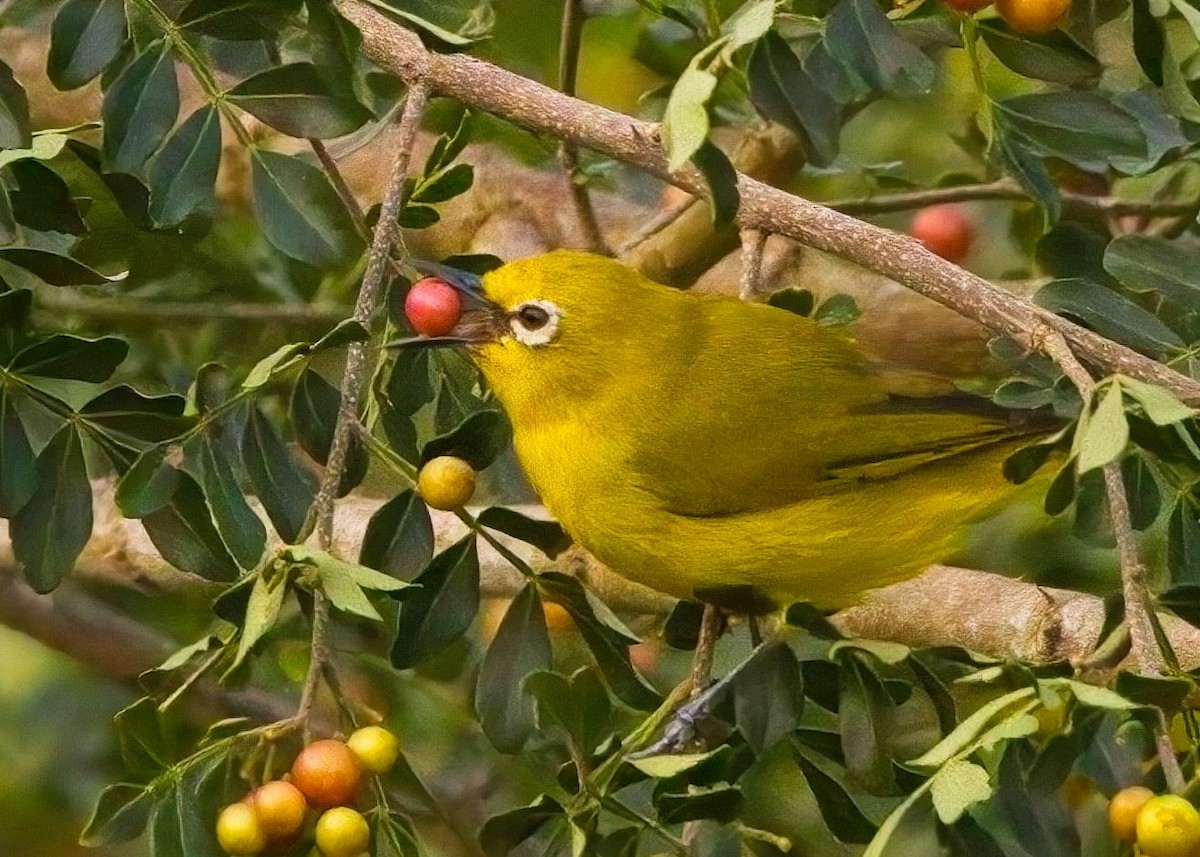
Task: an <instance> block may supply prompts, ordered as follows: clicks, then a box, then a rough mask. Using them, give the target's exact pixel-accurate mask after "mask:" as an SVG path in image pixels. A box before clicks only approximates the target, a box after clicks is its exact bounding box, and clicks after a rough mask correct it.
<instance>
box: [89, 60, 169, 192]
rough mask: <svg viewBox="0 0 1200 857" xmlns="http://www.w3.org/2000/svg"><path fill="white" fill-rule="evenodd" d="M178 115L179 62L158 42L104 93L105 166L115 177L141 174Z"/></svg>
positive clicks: (129, 66) (132, 63)
mask: <svg viewBox="0 0 1200 857" xmlns="http://www.w3.org/2000/svg"><path fill="white" fill-rule="evenodd" d="M178 115H179V84H178V82H177V80H176V77H175V57H174V54H173V53H172V52H171V50H170V48H169V47H168V45H167V42H166V41H165V40H163V41H159V42H155V43H154V44H153V45H151V46H150V47H149V48H147V49H146V51H145V52H144V53H142V54H141V55H140V56H138V57H137V59H135V60H134V61H133V62H131V63H130V64H129V65H128V66H126V67H125V70H124V71H122V72H121V74H120V76H119V77H117V79H116V80H115V81H113V83H112V84H111V85H110V86H109V87H108V90H107V91H106V92H105V93H104V107H103V110H102V116H103V118H104V162H105V164H106V165H107V167H108V169H109V170H111V171H112V172H118V173H131V174H137V173H138V172H139V171H140V170H141V168H142V165H143V164H145V163H146V161H148V160H149V159H150V156H151V155H152V154H154V150H155V149H157V148H158V146H159V144H160V143H162V141H163V138H164V137H166V136H167V132H168V131H170V130H171V126H172V125H174V124H175V118H176V117H177V116H178Z"/></svg>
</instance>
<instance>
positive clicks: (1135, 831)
mask: <svg viewBox="0 0 1200 857" xmlns="http://www.w3.org/2000/svg"><path fill="white" fill-rule="evenodd" d="M1108 824H1109V827H1111V828H1112V832H1113V834H1115V835H1116V837H1117V839H1119V840H1121V841H1122V842H1127V843H1135V844H1136V845H1137V851H1138V853H1139V854H1141V855H1142V857H1200V812H1197V811H1196V807H1194V806H1192V804H1191V803H1190V802H1189V801H1187V800H1186V799H1184V798H1182V797H1180V796H1179V795H1156V794H1155V793H1154V792H1152V791H1150V789H1148V788H1145V787H1143V786H1131V787H1129V788H1126V789H1121V791H1119V792H1117V793H1116V794H1115V795H1113V797H1112V800H1111V801H1110V802H1109V804H1108Z"/></svg>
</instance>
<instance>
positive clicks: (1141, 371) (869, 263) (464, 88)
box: [334, 0, 1200, 404]
mask: <svg viewBox="0 0 1200 857" xmlns="http://www.w3.org/2000/svg"><path fill="white" fill-rule="evenodd" d="M334 2H335V5H336V7H337V8H338V10H339V11H340V12H341V13H342V15H343V16H344V17H346V18H347V19H348V20H350V21H351V22H352V23H354V24H355V25H356V26H357V27H358V28H359V30H360V31H361V32H362V34H363V49H364V51H365V52H366V53H367V54H368V55H369V56H370V57H371V58H372V59H373V60H375V61H376V62H377V63H379V64H380V65H381V66H382V67H384V68H386V69H388V70H389V71H392V72H393V73H395V74H397V75H399V76H400V77H401V78H403V79H405V80H413V79H416V77H418V76H420V77H421V79H422V80H423V81H426V82H427V83H428V84H429V86H430V88H431V89H432V90H434V91H436V92H438V93H439V94H442V95H447V96H452V97H455V98H458V99H459V100H461V101H463V102H464V103H465V104H467V105H468V106H470V107H474V108H476V109H479V110H485V111H487V112H489V113H493V114H495V115H497V116H501V117H503V118H506V119H509V120H511V121H514V122H516V123H518V124H520V125H522V126H524V127H526V128H530V129H532V130H534V131H538V132H541V133H545V134H550V135H553V136H555V137H557V138H559V139H569V140H571V141H572V142H574V143H576V144H578V145H580V146H585V147H587V148H589V149H593V150H595V151H597V152H600V153H602V154H605V155H608V156H609V157H612V158H615V159H617V160H620V161H623V162H625V163H627V164H631V165H633V166H637V167H640V168H641V169H644V170H646V171H647V172H649V173H651V174H653V175H656V176H658V177H660V178H663V179H666V180H668V181H670V182H671V183H672V184H675V185H677V186H679V187H681V188H682V189H683V190H686V191H687V192H689V193H692V194H699V195H701V196H704V195H706V194H707V193H708V190H707V185H706V184H705V181H704V178H703V177H702V176H701V175H700V173H699V172H698V171H697V170H694V169H692V168H690V167H685V168H684V169H681V170H678V171H676V172H674V173H672V172H670V171H669V170H668V169H667V163H666V158H665V156H664V154H663V150H662V144H661V141H660V139H659V138H660V129H659V127H658V126H657V125H654V124H652V123H649V122H643V121H640V120H638V119H634V118H632V117H630V116H624V115H621V114H619V113H616V112H614V111H612V110H608V109H606V108H603V107H600V106H598V105H595V104H590V103H587V102H584V101H580V100H579V99H575V98H571V97H569V96H566V95H563V94H562V93H560V92H556V91H555V90H553V89H550V88H549V87H546V86H543V85H541V84H539V83H537V82H536V81H533V80H530V79H528V78H525V77H522V76H520V75H518V74H514V73H512V72H509V71H506V70H505V69H502V68H499V67H498V66H495V65H492V64H491V63H487V62H484V61H482V60H478V59H475V58H473V57H470V56H466V55H464V54H434V53H431V52H429V51H427V50H426V49H425V47H424V46H423V45H422V44H421V41H420V39H419V38H418V37H417V36H416V35H415V34H414V33H412V32H411V31H409V30H407V29H405V28H404V27H402V26H400V25H398V24H397V23H396V22H394V21H392V20H390V19H388V18H386V17H385V16H383V15H382V14H381V13H380V12H378V11H377V10H376V9H375V8H373V7H372V6H371V5H370V4H368V3H366V2H364V0H334ZM737 186H738V193H739V195H740V198H741V206H740V209H739V212H738V220H739V223H740V224H741V225H742V226H750V227H756V228H759V229H767V230H770V231H771V232H773V233H776V234H780V235H784V236H786V237H789V238H792V239H794V240H796V241H799V242H801V243H802V244H805V245H808V246H811V247H815V248H816V249H818V250H823V251H826V252H829V253H833V254H835V255H837V256H841V257H842V258H845V259H848V260H850V261H852V262H855V263H857V264H859V265H861V266H863V267H864V268H867V269H868V270H871V271H875V272H876V273H879V274H882V275H884V276H885V277H889V278H891V279H893V280H895V281H897V282H899V283H901V284H902V285H905V286H907V287H908V288H911V289H913V290H914V291H916V292H918V293H920V294H922V295H925V296H926V297H929V298H932V299H933V300H935V301H937V302H938V303H941V304H943V305H945V306H948V307H950V308H951V309H953V310H955V311H956V312H958V313H959V314H960V315H963V316H965V317H967V318H971V319H974V320H975V321H977V322H979V323H980V324H982V325H983V326H984V327H987V328H989V329H991V330H994V331H998V332H1002V333H1007V334H1009V335H1010V336H1014V337H1017V338H1019V339H1020V340H1021V341H1027V340H1028V338H1029V334H1030V333H1031V332H1032V331H1033V330H1034V329H1036V328H1037V327H1038V325H1039V324H1044V325H1046V326H1047V327H1049V328H1051V329H1053V330H1055V331H1057V332H1058V333H1060V334H1061V335H1062V336H1063V338H1064V339H1065V340H1066V341H1067V342H1068V344H1070V346H1071V347H1072V348H1073V349H1075V350H1076V351H1077V352H1078V354H1079V355H1080V357H1082V358H1083V359H1085V360H1086V361H1087V362H1088V363H1090V364H1091V365H1093V366H1095V367H1097V368H1100V369H1103V370H1104V371H1105V372H1119V373H1122V374H1125V375H1130V376H1133V377H1136V378H1138V379H1139V380H1141V381H1146V382H1147V383H1151V384H1157V385H1159V386H1161V387H1164V388H1166V389H1167V390H1169V391H1170V392H1172V393H1173V394H1175V396H1176V397H1178V398H1179V399H1180V400H1182V401H1184V402H1185V403H1188V404H1200V382H1197V381H1195V380H1194V379H1191V378H1188V377H1186V376H1185V375H1182V374H1180V373H1179V372H1176V371H1175V370H1173V369H1171V368H1169V367H1167V366H1164V365H1163V364H1161V363H1159V362H1158V361H1156V360H1153V359H1151V358H1148V357H1145V356H1143V355H1140V354H1137V353H1136V352H1134V351H1132V350H1130V349H1128V348H1126V347H1124V346H1122V345H1119V344H1118V343H1115V342H1112V341H1111V340H1108V339H1106V338H1104V337H1103V336H1100V335H1099V334H1097V333H1094V332H1093V331H1090V330H1087V329H1085V328H1083V327H1081V326H1079V325H1077V324H1074V323H1073V322H1071V321H1069V320H1067V319H1065V318H1062V317H1060V316H1056V315H1054V314H1053V313H1052V312H1050V311H1048V310H1045V309H1042V308H1041V307H1038V306H1035V305H1034V304H1032V303H1031V302H1030V301H1028V300H1026V299H1024V298H1021V297H1018V296H1016V295H1013V294H1010V293H1008V292H1006V291H1004V290H1003V289H1001V288H999V287H998V286H996V285H994V284H992V283H989V282H988V281H987V280H984V279H983V278H982V277H979V276H976V275H974V274H972V273H970V272H968V271H964V270H963V269H962V268H959V267H958V266H957V265H954V264H952V263H950V262H947V261H946V260H944V259H942V258H940V257H938V256H937V255H935V254H934V253H931V252H930V251H929V250H928V249H926V248H925V247H923V246H922V245H921V244H920V243H919V242H917V241H915V240H913V239H912V238H910V237H908V236H905V235H900V234H898V233H896V232H892V231H891V230H887V229H882V228H880V227H877V226H874V225H872V224H869V223H865V222H862V221H859V220H856V219H854V218H852V217H850V216H848V215H846V214H843V213H841V212H837V211H834V210H832V209H830V208H828V207H827V206H822V205H818V204H816V203H812V202H809V201H808V200H805V199H802V198H800V197H797V196H795V195H793V194H790V193H787V192H786V191H782V190H779V189H778V188H774V187H771V186H770V185H768V184H766V183H764V182H761V181H758V180H756V179H753V178H750V177H749V176H747V175H744V174H738V175H737Z"/></svg>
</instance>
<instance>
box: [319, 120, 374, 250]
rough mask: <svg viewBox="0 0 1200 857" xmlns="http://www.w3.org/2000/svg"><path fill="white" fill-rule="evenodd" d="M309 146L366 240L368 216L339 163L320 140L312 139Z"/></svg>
mask: <svg viewBox="0 0 1200 857" xmlns="http://www.w3.org/2000/svg"><path fill="white" fill-rule="evenodd" d="M308 145H310V146H312V150H313V153H314V154H315V155H316V156H317V160H318V161H320V162H321V167H322V169H324V170H325V175H327V176H329V181H330V182H332V184H333V189H334V190H335V191H337V195H338V198H339V199H341V201H342V205H344V206H345V207H346V211H348V212H349V213H350V219H351V220H353V221H354V226H355V228H356V229H357V230H358V233H359V234H360V235H362V236H363V237H364V238H366V237H367V234H368V230H367V218H366V215H365V214H363V210H362V206H361V205H359V204H358V200H357V199H355V198H354V193H353V192H352V191H351V190H350V185H348V184H346V178H345V176H343V175H342V171H341V170H340V169H338V165H337V161H335V160H334V159H333V156H332V155H330V154H329V149H327V148H326V147H325V144H324V143H323V142H321V141H320V140H318V139H316V138H311V137H310V138H309V141H308Z"/></svg>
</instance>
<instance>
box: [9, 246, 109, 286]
mask: <svg viewBox="0 0 1200 857" xmlns="http://www.w3.org/2000/svg"><path fill="white" fill-rule="evenodd" d="M0 262H4V263H6V264H9V265H16V266H17V267H18V268H24V269H25V270H26V271H28V272H29V273H31V274H33V276H35V277H37V278H38V279H39V280H41V281H42V282H44V283H46V285H49V286H103V285H106V284H108V283H109V279H108V278H107V277H105V276H104V275H102V274H100V273H98V272H97V271H93V270H92V269H91V268H89V267H88V266H87V265H85V264H83V263H82V262H77V261H76V260H74V259H72V258H71V257H70V256H64V255H63V254H62V253H55V252H54V251H52V250H39V249H36V248H34V247H0ZM2 272H3V266H0V273H2Z"/></svg>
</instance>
